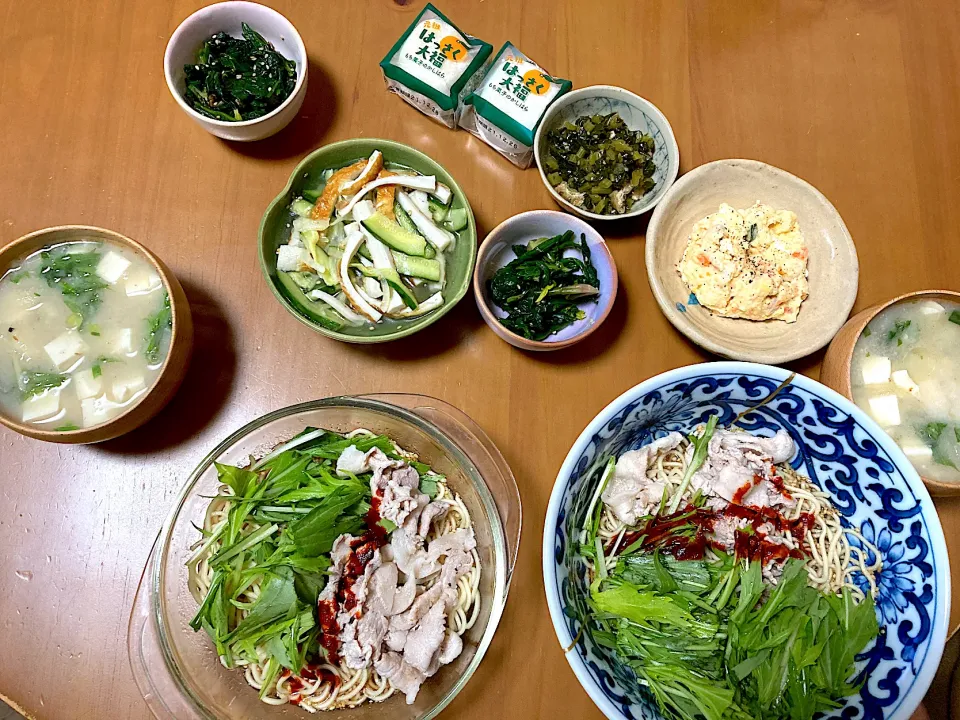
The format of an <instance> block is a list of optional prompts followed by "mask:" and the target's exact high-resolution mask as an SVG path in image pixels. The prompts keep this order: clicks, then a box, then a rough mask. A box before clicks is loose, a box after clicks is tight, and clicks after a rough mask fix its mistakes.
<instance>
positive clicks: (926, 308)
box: [917, 300, 944, 315]
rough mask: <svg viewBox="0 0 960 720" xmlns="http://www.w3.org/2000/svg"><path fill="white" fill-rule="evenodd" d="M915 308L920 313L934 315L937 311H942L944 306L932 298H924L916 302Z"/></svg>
mask: <svg viewBox="0 0 960 720" xmlns="http://www.w3.org/2000/svg"><path fill="white" fill-rule="evenodd" d="M917 310H918V311H919V312H920V314H921V315H936V314H937V313H942V312H944V307H943V305H941V304H940V303H938V302H934V301H933V300H924V301H922V302H919V303H917Z"/></svg>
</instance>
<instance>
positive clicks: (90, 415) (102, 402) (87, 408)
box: [80, 395, 117, 427]
mask: <svg viewBox="0 0 960 720" xmlns="http://www.w3.org/2000/svg"><path fill="white" fill-rule="evenodd" d="M116 407H117V406H116V404H115V403H112V402H110V399H109V398H107V396H106V395H101V396H100V397H95V398H88V399H86V400H81V401H80V412H82V413H83V426H84V427H92V426H94V425H99V424H100V423H105V422H106V421H107V420H109V419H111V418H112V417H113V416H114V414H115V412H114V411H115V410H116Z"/></svg>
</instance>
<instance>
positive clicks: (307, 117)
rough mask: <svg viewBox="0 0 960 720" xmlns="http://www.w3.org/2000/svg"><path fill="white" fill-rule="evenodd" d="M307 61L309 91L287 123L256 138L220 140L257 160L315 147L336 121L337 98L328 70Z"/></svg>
mask: <svg viewBox="0 0 960 720" xmlns="http://www.w3.org/2000/svg"><path fill="white" fill-rule="evenodd" d="M307 63H308V68H309V69H308V73H307V95H306V97H305V98H304V99H303V106H302V107H301V108H300V112H299V113H297V116H296V117H295V118H294V119H293V121H292V122H291V123H290V124H289V125H287V127H285V128H284V129H283V130H281V131H280V132H278V133H277V134H276V135H274V136H273V137H269V138H266V139H265V140H258V141H257V142H235V141H232V140H221V142H223V143H224V144H225V145H227V146H228V147H230V149H231V150H234V151H236V152H238V153H241V154H243V155H247V156H248V157H252V158H257V159H258V160H283V159H286V158H291V157H299V156H301V155H305V154H306V153H308V152H310V151H311V150H315V149H316V148H317V147H318V146H319V145H320V144H321V141H322V140H323V137H324V136H325V135H326V133H327V130H329V129H330V126H331V125H332V124H333V118H334V116H335V115H336V113H337V105H338V98H337V91H336V89H335V88H334V85H333V83H332V82H330V76H329V75H328V74H327V73H326V71H325V70H324V69H323V68H322V67H321V66H320V65H319V64H318V63H317V62H316V61H314V60H312V59H310V60H308V61H307Z"/></svg>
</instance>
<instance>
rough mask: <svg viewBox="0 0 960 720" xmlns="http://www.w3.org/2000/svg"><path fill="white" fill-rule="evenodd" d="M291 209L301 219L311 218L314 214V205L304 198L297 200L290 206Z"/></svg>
mask: <svg viewBox="0 0 960 720" xmlns="http://www.w3.org/2000/svg"><path fill="white" fill-rule="evenodd" d="M290 209H291V210H293V212H295V213H296V214H297V215H299V216H300V217H310V213H311V212H313V203H312V202H309V201H307V200H305V199H303V198H297V199H296V200H294V201H293V202H292V203H291V204H290Z"/></svg>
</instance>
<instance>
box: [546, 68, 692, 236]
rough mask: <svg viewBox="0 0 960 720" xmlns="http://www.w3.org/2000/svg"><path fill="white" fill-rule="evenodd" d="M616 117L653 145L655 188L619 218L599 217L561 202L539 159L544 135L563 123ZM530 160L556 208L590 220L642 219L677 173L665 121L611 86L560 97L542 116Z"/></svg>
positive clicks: (673, 145) (647, 105) (676, 157)
mask: <svg viewBox="0 0 960 720" xmlns="http://www.w3.org/2000/svg"><path fill="white" fill-rule="evenodd" d="M613 112H616V113H619V114H620V117H621V118H623V121H624V122H625V123H626V124H627V127H628V128H630V129H631V130H642V131H643V132H645V133H647V134H648V135H650V137H652V138H653V141H654V153H653V162H654V163H655V164H656V166H657V169H656V171H655V172H654V174H653V179H654V181H655V182H656V185H654V186H653V189H652V190H650V192H648V193H647V194H646V195H644V196H643V197H642V198H641V199H640V200H637V201H636V202H635V203H634V204H633V206H632V207H631V208H630V210H629V211H628V212H625V213H623V214H622V215H600V214H598V213H594V212H589V211H587V210H583V209H581V208H578V207H577V206H576V205H573V204H572V203H570V202H568V201H567V200H565V199H564V198H563V197H561V196H560V194H559V193H558V192H557V191H556V190H554V189H553V186H552V185H551V184H550V181H549V180H547V173H546V171H544V168H543V162H542V160H541V156H542V154H543V152H544V146H545V145H546V142H547V133H548V132H550V130H552V129H553V128H555V127H557V126H559V125H562V124H563V123H565V122H566V121H568V120H569V121H570V122H574V121H576V119H577V118H579V117H582V116H584V115H596V114H600V115H608V114H609V113H613ZM533 146H534V156H535V157H536V160H537V169H538V170H539V171H540V179H541V180H543V184H544V185H545V186H546V188H547V190H549V191H550V194H551V195H552V196H553V199H554V200H555V201H556V202H557V204H558V205H559V206H560V207H562V208H564V209H566V210H568V211H569V212H572V213H573V214H574V215H578V216H580V217H582V218H588V219H591V220H622V219H623V218H632V217H637V216H638V215H642V214H643V213H645V212H647V211H648V210H651V209H653V207H654V206H655V205H656V204H657V203H658V202H660V200H661V199H662V198H663V196H664V194H665V193H666V192H667V190H669V189H670V186H671V185H673V181H674V180H676V179H677V173H678V172H679V171H680V149H679V147H678V146H677V140H676V138H675V137H674V136H673V128H672V127H670V122H669V121H668V120H667V117H666V116H665V115H664V114H663V113H662V112H660V109H659V108H657V106H656V105H654V104H653V103H652V102H650V101H649V100H644V99H643V98H642V97H640V96H639V95H635V94H634V93H632V92H630V91H629V90H624V89H623V88H620V87H615V86H613V85H592V86H590V87H585V88H581V89H580V90H574V91H573V92H569V93H567V94H566V95H563V96H561V97H560V99H559V100H557V101H556V102H555V103H554V104H553V105H551V106H550V108H549V109H548V110H547V112H546V114H545V115H544V116H543V120H542V122H541V123H540V127H539V128H537V135H536V137H535V139H534V143H533Z"/></svg>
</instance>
